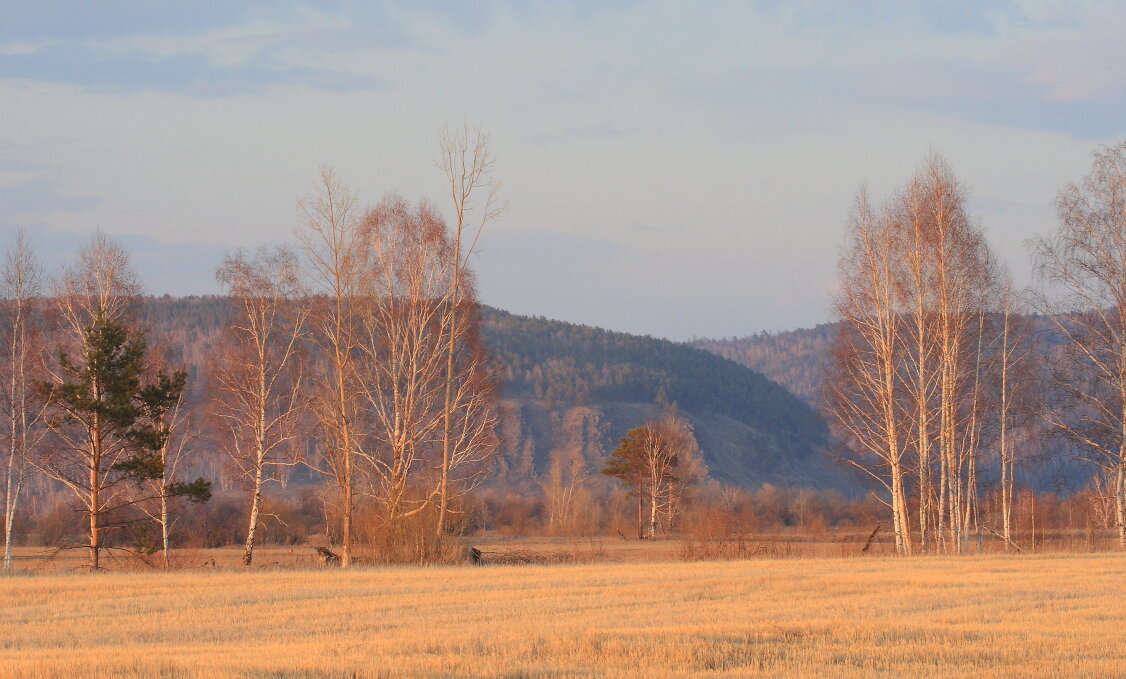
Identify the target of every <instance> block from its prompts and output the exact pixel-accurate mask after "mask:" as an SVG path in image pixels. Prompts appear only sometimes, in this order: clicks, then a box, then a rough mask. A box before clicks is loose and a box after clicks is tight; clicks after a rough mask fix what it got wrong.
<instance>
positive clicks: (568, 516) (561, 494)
mask: <svg viewBox="0 0 1126 679" xmlns="http://www.w3.org/2000/svg"><path fill="white" fill-rule="evenodd" d="M549 457H550V459H551V464H550V466H548V468H547V473H546V474H545V475H543V476H542V477H541V478H539V479H538V480H537V483H538V484H539V486H540V489H542V490H543V497H544V505H545V507H546V510H547V525H546V526H545V527H546V528H547V530H548V532H549V533H551V534H553V535H558V534H560V532H561V531H564V530H566V529H568V528H571V527H573V526H574V523H575V512H576V510H577V501H578V499H579V497H580V495H581V493H582V492H583V490H584V489H585V487H586V484H587V481H588V480H589V479H590V472H589V470H588V469H587V465H586V460H584V459H583V456H582V455H581V454H580V453H579V452H578V451H574V450H567V449H563V448H556V449H555V450H553V451H551V454H550V456H549Z"/></svg>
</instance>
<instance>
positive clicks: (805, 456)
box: [482, 309, 853, 488]
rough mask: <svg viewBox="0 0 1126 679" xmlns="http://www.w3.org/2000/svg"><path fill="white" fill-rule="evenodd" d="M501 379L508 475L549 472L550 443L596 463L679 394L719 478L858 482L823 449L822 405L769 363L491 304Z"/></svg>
mask: <svg viewBox="0 0 1126 679" xmlns="http://www.w3.org/2000/svg"><path fill="white" fill-rule="evenodd" d="M482 334H483V338H484V340H485V343H486V345H487V346H489V348H490V349H491V350H492V351H493V352H495V354H496V356H497V361H498V365H499V367H500V371H501V375H502V376H503V379H504V385H505V386H504V391H503V394H504V399H505V404H504V406H505V407H504V421H503V422H502V426H501V428H500V433H501V438H502V441H503V446H502V460H501V465H502V469H501V476H502V477H504V478H507V479H508V481H509V482H511V483H516V484H519V483H521V482H522V481H524V480H526V479H528V478H529V477H530V476H531V475H535V474H538V473H542V471H543V470H544V469H545V468H546V465H547V461H548V459H549V455H550V452H551V451H552V450H553V449H557V448H559V449H565V450H570V451H573V452H578V453H580V454H582V456H583V457H584V458H585V459H586V460H587V461H588V464H589V465H590V466H591V467H592V468H595V469H596V468H597V466H600V465H601V460H602V459H603V458H605V456H606V453H607V452H608V450H609V449H612V448H613V447H614V446H615V445H616V443H617V440H618V438H619V437H621V436H623V435H624V434H625V432H626V430H627V429H629V428H631V427H634V426H637V425H639V424H641V423H642V422H644V421H645V419H646V418H649V417H653V416H655V415H657V414H658V413H659V407H658V406H657V405H656V404H657V402H658V401H660V400H668V401H671V402H675V403H676V404H677V406H678V408H679V411H680V413H681V414H682V415H683V416H685V417H686V418H687V419H688V420H689V421H690V422H691V423H692V424H693V426H694V428H695V433H696V437H697V439H698V441H699V443H700V447H701V449H702V450H703V452H704V461H705V462H706V464H707V465H708V468H709V469H710V471H711V475H712V477H713V478H715V479H717V480H719V481H722V482H725V483H732V484H736V485H743V486H757V485H759V484H761V483H767V482H768V483H774V484H777V485H785V486H814V487H840V488H851V487H852V485H853V481H851V480H850V479H849V478H848V475H847V474H845V473H843V471H842V470H841V469H840V468H839V467H837V466H836V465H834V464H832V462H831V461H830V459H829V457H828V456H827V455H826V454H825V448H826V447H827V446H828V445H829V433H828V428H827V427H826V425H825V422H824V421H823V420H822V418H821V416H820V415H819V414H818V413H817V412H816V411H815V410H813V409H812V408H811V407H810V406H809V405H808V404H807V403H804V402H803V401H801V400H800V399H798V398H797V397H795V396H794V395H793V394H791V393H790V392H788V391H787V390H786V389H785V388H784V387H782V386H780V385H778V384H776V383H774V382H772V381H770V380H768V379H767V378H766V377H764V376H763V375H761V374H759V373H757V372H755V371H753V370H750V369H748V368H747V367H745V366H742V365H739V364H737V363H735V362H733V361H729V360H727V359H724V358H722V357H720V356H716V355H714V354H711V353H709V352H707V351H703V350H700V349H696V348H694V347H691V346H688V345H686V344H681V343H677V342H670V341H668V340H663V339H656V338H653V337H641V336H637V335H629V334H626V333H619V332H611V331H607V330H602V329H599V328H592V327H588V326H583V325H576V324H571V323H563V322H560V321H551V320H548V319H544V318H532V317H526V316H516V315H513V314H509V313H506V312H503V311H498V310H493V309H485V310H484V311H483V313H482Z"/></svg>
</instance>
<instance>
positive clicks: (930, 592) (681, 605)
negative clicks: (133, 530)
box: [0, 554, 1126, 679]
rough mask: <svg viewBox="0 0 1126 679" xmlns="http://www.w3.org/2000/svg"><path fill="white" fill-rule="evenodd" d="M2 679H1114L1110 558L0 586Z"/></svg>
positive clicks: (1122, 565)
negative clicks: (600, 678) (758, 678)
mask: <svg viewBox="0 0 1126 679" xmlns="http://www.w3.org/2000/svg"><path fill="white" fill-rule="evenodd" d="M0 610H2V613H0V677H79V676H80V677H119V676H124V677H400V676H402V677H513V678H515V677H595V676H605V677H627V676H628V677H698V676H704V677H756V676H769V677H810V678H812V677H818V678H820V677H896V678H898V679H902V678H903V677H908V678H910V679H917V678H922V677H939V676H941V677H1116V676H1126V556H1124V555H1122V554H1083V555H1061V554H1054V555H1045V556H980V557H963V558H956V557H934V558H914V559H893V558H869V559H840V558H837V559H787V560H756V561H733V562H701V563H684V562H655V563H613V564H594V565H583V564H578V565H550V566H539V565H537V566H483V567H472V566H462V567H433V568H371V569H356V570H352V571H347V572H343V571H338V570H324V569H308V570H257V571H250V572H240V571H230V570H221V571H177V572H172V573H152V572H149V573H139V572H125V573H104V574H98V575H91V574H81V575H74V574H70V575H66V574H49V575H39V576H16V577H10V578H0Z"/></svg>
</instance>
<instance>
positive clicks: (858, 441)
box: [825, 191, 911, 555]
mask: <svg viewBox="0 0 1126 679" xmlns="http://www.w3.org/2000/svg"><path fill="white" fill-rule="evenodd" d="M892 222H893V220H892V218H891V215H889V214H887V213H886V212H885V213H883V214H876V213H874V212H873V210H872V207H871V204H870V203H869V200H868V196H867V193H866V192H864V191H861V192H860V194H859V195H858V196H857V199H856V207H855V208H854V210H853V214H852V216H851V218H850V220H849V223H848V227H847V230H846V232H845V240H844V245H843V246H842V248H841V258H840V261H839V263H838V281H839V291H838V292H837V294H836V296H835V298H834V308H835V310H836V313H837V317H838V318H839V319H840V320H841V324H840V331H839V336H838V338H837V345H836V348H835V351H834V356H833V359H834V362H833V371H834V373H833V375H832V377H831V379H830V381H829V384H828V387H827V388H826V394H825V400H826V406H827V410H828V413H829V415H830V416H831V417H832V418H833V420H834V421H835V422H836V423H837V424H838V425H839V427H840V429H839V431H840V432H841V433H842V434H843V436H842V438H843V439H844V440H845V441H846V443H847V444H848V445H849V447H850V449H851V450H853V451H855V453H856V455H857V457H846V458H845V459H846V460H847V461H848V462H850V463H851V464H853V465H854V466H856V467H858V468H859V469H861V470H863V471H864V472H866V473H867V474H868V475H869V476H871V477H872V478H873V479H875V480H876V481H877V482H879V483H880V484H881V485H882V486H883V487H884V488H885V490H886V491H887V493H888V496H889V499H888V500H887V504H888V506H889V507H890V508H891V515H892V527H893V531H894V534H895V548H896V553H898V554H901V555H906V554H910V553H911V530H910V523H909V517H908V514H907V502H906V488H905V485H904V476H905V464H904V455H905V450H904V448H905V446H904V442H903V439H904V437H905V436H906V435H907V432H904V431H903V420H904V416H903V413H902V412H901V403H902V399H901V391H902V384H901V383H900V380H899V374H900V366H901V361H900V357H901V352H902V351H903V347H902V344H903V338H902V336H901V335H902V331H901V323H900V320H899V313H898V308H897V304H896V289H895V286H896V275H895V270H894V269H895V266H896V263H897V261H898V260H897V253H896V252H895V248H894V247H893V242H894V236H895V231H894V228H893V223H892Z"/></svg>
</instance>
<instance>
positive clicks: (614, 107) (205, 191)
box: [0, 0, 1126, 339]
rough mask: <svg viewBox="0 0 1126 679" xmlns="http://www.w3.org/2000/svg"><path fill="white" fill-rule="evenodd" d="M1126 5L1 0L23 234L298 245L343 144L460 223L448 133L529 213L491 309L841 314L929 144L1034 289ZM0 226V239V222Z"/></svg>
mask: <svg viewBox="0 0 1126 679" xmlns="http://www.w3.org/2000/svg"><path fill="white" fill-rule="evenodd" d="M1122 35H1126V5H1124V4H1123V3H1121V2H1082V1H1077V2H1067V3H1064V2H1005V1H992V0H979V1H972V0H970V1H965V2H942V3H904V2H893V1H891V0H888V1H886V2H876V1H865V0H860V1H856V2H834V1H827V2H802V1H800V0H798V1H792V2H783V1H763V2H751V1H739V2H692V3H689V2H609V1H606V2H600V1H597V0H576V1H575V2H523V1H519V2H517V1H514V2H495V3H489V2H470V1H465V2H455V1H452V0H451V1H447V2H429V3H428V2H388V3H379V2H354V3H352V2H339V3H337V2H283V3H268V4H265V3H262V4H259V3H254V2H246V3H243V2H239V3H231V2H206V1H199V2H182V3H177V2H161V1H159V0H136V1H129V2H113V1H112V0H109V1H107V2H101V3H75V2H49V1H41V2H10V1H9V0H0V239H2V240H3V243H10V242H11V239H12V237H13V235H14V233H15V231H16V230H17V229H20V228H23V229H26V230H27V232H28V233H29V235H30V236H31V239H32V241H33V242H34V243H35V245H36V247H37V249H38V251H39V255H40V257H41V258H42V259H43V260H44V262H45V263H46V264H47V266H48V267H49V268H57V267H59V266H61V265H62V264H64V263H65V262H67V261H68V260H69V259H70V258H71V257H73V255H74V253H75V252H76V251H77V249H78V248H79V247H80V246H81V244H82V243H83V242H84V241H85V240H86V239H88V237H89V235H90V234H92V233H94V232H95V231H96V230H101V231H103V232H105V233H107V234H110V235H112V236H114V237H116V238H118V239H119V240H120V241H121V242H122V243H123V244H124V245H125V246H126V247H127V248H128V249H129V251H130V253H131V256H132V261H133V263H134V265H135V267H136V269H137V270H138V272H139V273H140V275H141V277H142V278H143V279H144V281H145V284H146V288H147V290H148V292H149V293H151V294H165V293H168V294H173V295H184V294H205V293H215V292H218V291H219V288H218V286H217V284H216V283H215V280H214V271H215V268H216V266H217V265H218V264H219V263H220V261H221V260H222V258H223V257H224V256H225V255H226V254H227V253H229V252H231V251H233V250H234V249H235V248H239V247H255V246H257V245H260V244H263V243H270V244H277V243H283V242H292V241H293V229H294V227H295V226H297V224H298V215H297V209H296V203H297V200H298V199H299V198H300V197H301V196H303V195H307V194H309V193H310V192H311V191H312V189H313V185H314V181H315V179H316V177H317V172H318V167H319V166H320V165H321V164H325V163H327V164H329V165H331V166H332V167H333V168H334V169H335V171H336V173H337V174H338V176H339V177H340V178H341V179H342V180H343V181H344V182H345V183H346V184H347V185H349V186H350V187H351V188H352V189H353V190H354V191H355V192H356V193H357V195H359V197H360V200H361V203H362V204H364V205H366V206H373V205H375V204H376V203H378V201H379V200H380V199H381V198H382V197H383V196H384V195H385V194H386V193H388V192H397V193H400V194H402V195H403V196H406V197H408V198H410V199H412V200H413V199H421V198H427V199H429V200H431V201H432V202H434V203H435V204H436V205H437V206H438V207H439V208H440V209H442V210H444V211H445V212H446V213H447V214H449V210H448V205H447V204H448V199H447V200H445V201H444V200H443V198H444V197H445V195H446V192H445V189H444V187H443V176H442V173H441V172H440V170H439V169H438V168H437V166H436V163H435V161H436V159H437V156H438V134H439V130H440V129H441V127H442V125H443V123H445V122H451V123H453V124H461V123H463V122H468V123H470V124H472V125H477V126H480V127H481V128H482V129H485V130H487V131H488V132H489V133H490V144H491V148H492V150H493V151H494V153H495V155H496V166H495V178H496V179H497V180H498V181H499V182H500V184H501V189H500V192H501V195H502V197H503V198H504V200H505V201H507V204H508V209H507V211H506V212H505V213H504V215H503V216H502V218H501V219H500V220H498V221H497V222H495V223H493V224H490V225H489V226H488V227H487V228H486V231H485V232H484V233H483V235H482V237H481V240H480V242H479V252H477V253H476V254H475V255H474V257H473V259H472V266H473V267H474V269H475V271H476V273H477V278H478V287H479V293H480V297H481V298H482V300H483V301H484V302H486V303H488V304H491V305H494V306H498V307H501V308H504V309H508V310H510V311H513V312H516V313H523V314H534V315H541V316H546V317H549V318H557V319H562V320H567V321H574V322H579V323H586V324H590V325H597V326H602V327H606V328H611V329H615V330H623V331H628V332H635V333H645V334H652V335H656V336H662V337H669V338H672V339H688V338H693V337H730V336H742V335H748V334H751V333H755V332H759V331H780V330H786V329H792V328H797V327H806V326H811V325H814V324H817V323H822V322H826V321H828V320H831V315H832V314H831V303H830V300H831V294H832V290H833V281H834V274H835V262H836V259H837V255H838V245H839V241H840V237H841V233H842V227H843V225H844V223H845V220H846V219H847V217H848V212H849V209H850V205H851V202H852V200H853V198H854V196H855V195H856V193H857V191H858V190H859V188H860V187H861V186H862V185H863V186H867V187H868V190H869V192H870V193H871V194H872V196H873V197H874V198H876V199H877V200H879V199H880V198H881V197H883V196H886V195H888V194H889V193H891V192H893V191H895V189H896V188H897V187H898V186H899V185H901V184H902V183H904V182H905V181H906V180H907V179H908V178H909V177H910V176H911V175H912V174H913V173H914V172H915V171H916V170H917V169H918V168H919V166H920V164H921V163H922V161H923V160H924V159H925V158H926V156H927V155H928V154H930V153H939V154H941V155H942V156H944V157H945V158H946V160H947V161H948V163H949V164H950V165H951V167H952V168H953V170H954V172H955V173H956V174H957V176H958V177H959V178H960V179H961V180H962V181H963V183H964V184H965V185H966V186H967V187H968V188H969V194H970V201H969V208H970V212H971V214H972V215H973V217H974V219H975V220H977V221H978V222H979V223H980V224H981V225H982V227H983V228H984V229H985V231H986V233H987V235H988V237H989V240H990V242H991V243H992V245H993V247H994V249H995V250H996V251H997V253H998V255H999V257H1000V258H1001V260H1002V261H1004V262H1005V263H1006V264H1007V265H1008V266H1009V267H1010V269H1011V270H1012V271H1013V274H1014V276H1015V278H1016V280H1017V281H1018V283H1028V282H1031V278H1030V267H1029V263H1028V249H1027V246H1026V241H1027V240H1028V239H1029V238H1031V237H1033V236H1035V235H1037V234H1046V233H1049V232H1050V231H1051V230H1052V229H1053V228H1054V225H1055V212H1054V207H1053V200H1054V198H1055V196H1056V194H1057V192H1058V191H1059V189H1060V188H1061V187H1062V186H1064V185H1065V184H1066V183H1068V182H1072V181H1079V180H1080V179H1081V178H1082V176H1083V175H1084V174H1085V173H1086V172H1087V171H1088V169H1089V167H1090V154H1091V153H1092V152H1093V151H1095V150H1096V149H1098V148H1099V147H1100V146H1102V145H1105V144H1113V143H1117V142H1119V141H1121V140H1122V139H1123V138H1124V137H1126V113H1124V112H1126V42H1124V41H1122V40H1121V36H1122ZM0 244H2V243H0Z"/></svg>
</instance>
